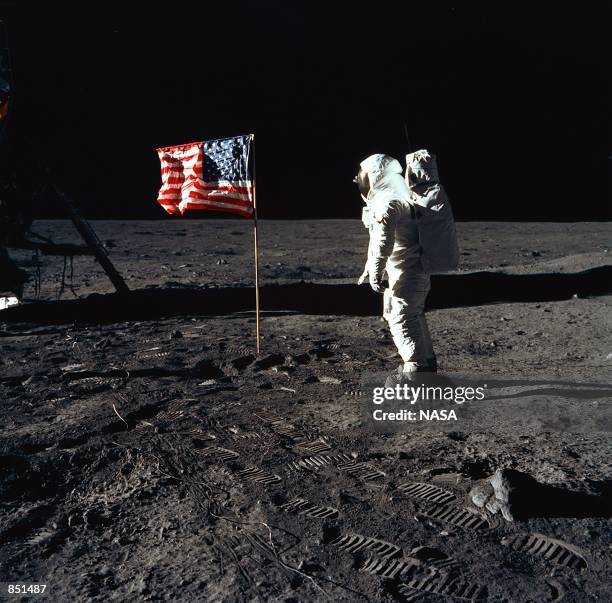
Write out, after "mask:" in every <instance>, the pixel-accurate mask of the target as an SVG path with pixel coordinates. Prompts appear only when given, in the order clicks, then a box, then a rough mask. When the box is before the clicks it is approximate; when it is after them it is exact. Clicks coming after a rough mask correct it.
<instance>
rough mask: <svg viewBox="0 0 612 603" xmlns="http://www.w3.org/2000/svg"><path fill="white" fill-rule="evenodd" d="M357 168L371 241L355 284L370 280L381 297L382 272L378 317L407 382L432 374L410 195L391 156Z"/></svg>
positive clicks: (423, 276) (425, 277) (424, 277)
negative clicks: (385, 281)
mask: <svg viewBox="0 0 612 603" xmlns="http://www.w3.org/2000/svg"><path fill="white" fill-rule="evenodd" d="M360 168H361V169H360V171H359V173H358V174H357V176H356V177H355V182H356V183H357V186H358V187H359V192H360V193H361V196H362V198H363V200H364V201H365V207H364V210H363V216H362V219H363V222H364V225H365V226H366V228H368V230H369V233H370V242H369V245H368V258H367V262H366V266H365V270H364V272H363V274H362V275H361V277H360V279H359V281H358V282H359V284H360V285H361V284H363V283H364V282H366V281H369V283H370V286H371V287H372V289H373V290H374V291H376V292H377V293H381V292H383V275H384V273H385V271H386V273H387V276H388V279H389V286H388V288H386V289H384V293H383V300H384V304H383V317H384V318H385V320H386V321H387V323H388V325H389V329H390V331H391V335H392V337H393V341H394V343H395V345H396V347H397V350H398V352H399V354H400V356H401V358H402V361H403V365H400V372H403V373H404V375H405V376H408V377H410V375H413V374H414V373H416V372H417V371H419V372H420V371H429V372H436V371H437V361H436V355H435V353H434V350H433V345H432V342H431V336H430V334H429V329H428V327H427V321H426V320H425V313H424V307H425V300H426V298H427V295H428V293H429V290H430V277H429V274H428V273H427V272H425V270H424V268H423V262H422V257H421V256H422V250H421V244H420V241H419V232H418V229H417V223H416V214H415V207H414V205H413V203H411V201H413V199H412V193H411V190H410V188H409V187H408V184H407V183H406V181H405V179H404V176H403V175H402V166H401V164H400V163H399V161H397V160H396V159H394V158H393V157H390V156H388V155H383V154H376V155H371V156H370V157H368V158H367V159H365V160H364V161H362V162H361V164H360Z"/></svg>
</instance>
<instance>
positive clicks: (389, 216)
mask: <svg viewBox="0 0 612 603" xmlns="http://www.w3.org/2000/svg"><path fill="white" fill-rule="evenodd" d="M398 213H399V209H398V207H397V204H396V203H394V202H391V203H389V204H388V205H387V207H386V208H385V209H384V211H383V212H381V214H380V215H378V216H376V217H375V220H374V222H373V225H372V229H371V230H370V247H371V252H370V254H369V257H368V272H369V273H370V283H372V282H374V283H376V284H378V285H380V283H382V279H383V273H384V271H385V268H386V266H387V259H388V258H389V256H390V255H391V253H392V252H393V246H394V245H395V227H396V224H397V220H398V217H399V216H398Z"/></svg>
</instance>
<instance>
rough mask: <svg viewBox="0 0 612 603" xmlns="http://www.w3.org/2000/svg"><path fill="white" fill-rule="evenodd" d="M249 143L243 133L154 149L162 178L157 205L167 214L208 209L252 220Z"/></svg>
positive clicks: (249, 137) (247, 136)
mask: <svg viewBox="0 0 612 603" xmlns="http://www.w3.org/2000/svg"><path fill="white" fill-rule="evenodd" d="M252 140H253V135H252V134H246V135H245V136H235V137H234V138H221V139H218V140H208V141H204V142H194V143H191V144H185V145H178V146H174V147H163V148H160V149H157V153H158V155H159V160H160V162H161V176H162V185H161V188H160V189H159V195H158V197H157V202H158V203H159V204H160V205H161V206H162V207H163V208H164V209H165V210H166V211H167V212H168V213H169V214H181V215H182V214H184V213H185V212H186V211H187V210H188V209H209V210H216V211H223V212H230V213H234V214H239V215H241V216H245V217H247V218H251V217H253V180H252V178H251V175H250V173H249V152H250V149H251V141H252Z"/></svg>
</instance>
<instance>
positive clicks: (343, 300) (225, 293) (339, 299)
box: [0, 266, 612, 324]
mask: <svg viewBox="0 0 612 603" xmlns="http://www.w3.org/2000/svg"><path fill="white" fill-rule="evenodd" d="M260 291H261V308H262V310H263V311H266V312H295V313H300V314H320V315H330V314H331V315H333V314H336V315H345V316H377V315H378V314H380V311H381V299H380V296H379V295H376V294H375V293H373V292H372V291H371V289H370V288H369V287H367V286H361V287H360V286H357V285H356V284H329V285H327V284H316V283H305V282H301V283H295V284H287V285H267V286H264V287H262V288H261V290H260ZM609 293H612V266H601V267H597V268H592V269H590V270H585V271H584V272H578V273H573V274H560V273H552V274H549V273H546V274H527V275H514V274H501V273H494V272H473V273H469V274H444V275H434V276H433V277H432V290H431V294H430V295H429V298H428V303H427V305H428V308H429V309H437V308H453V307H460V306H480V305H483V304H491V303H498V302H506V303H508V302H543V301H557V300H563V299H569V298H571V297H572V296H573V295H578V296H579V297H588V296H596V295H605V294H609ZM254 299H255V295H254V291H253V288H251V287H227V288H215V289H199V288H172V289H139V290H135V291H129V292H127V293H121V294H119V293H113V294H107V295H90V296H89V297H87V298H85V299H74V300H62V301H55V302H34V303H27V304H24V305H22V306H18V307H13V308H9V309H7V310H4V311H2V313H1V314H0V319H1V320H2V321H5V322H34V323H41V324H61V323H68V322H74V321H83V322H94V323H101V322H118V321H124V320H151V319H158V318H162V317H169V316H188V315H192V316H218V315H226V314H231V313H235V312H245V311H251V310H253V306H254Z"/></svg>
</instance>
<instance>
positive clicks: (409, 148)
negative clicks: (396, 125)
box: [402, 121, 412, 155]
mask: <svg viewBox="0 0 612 603" xmlns="http://www.w3.org/2000/svg"><path fill="white" fill-rule="evenodd" d="M402 123H403V125H404V136H405V137H406V144H407V145H408V153H411V152H412V143H411V142H410V136H408V126H407V125H406V122H405V121H404V122H402ZM408 153H406V155H407V154H408Z"/></svg>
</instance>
